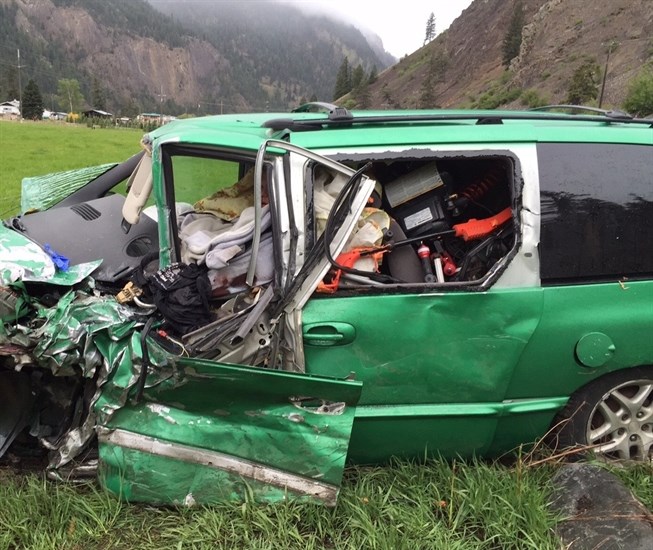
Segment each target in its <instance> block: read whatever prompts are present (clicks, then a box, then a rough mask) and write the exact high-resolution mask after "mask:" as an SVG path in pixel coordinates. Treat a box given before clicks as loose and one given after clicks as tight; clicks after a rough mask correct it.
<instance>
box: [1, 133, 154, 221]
mask: <svg viewBox="0 0 653 550" xmlns="http://www.w3.org/2000/svg"><path fill="white" fill-rule="evenodd" d="M142 135H143V132H142V130H134V129H131V128H115V129H113V128H112V129H102V128H98V129H92V128H88V127H86V126H83V125H78V124H66V123H57V122H16V121H2V120H0V151H2V156H1V158H0V218H4V217H7V216H9V215H12V214H15V213H16V212H18V209H19V206H20V183H21V181H22V179H23V178H25V177H29V176H39V175H43V174H49V173H51V172H61V171H64V170H72V169H73V168H84V167H86V166H96V165H98V164H105V163H108V162H120V161H123V160H125V159H127V158H128V157H130V156H131V155H133V154H135V153H138V151H140V145H139V141H140V139H141V136H142Z"/></svg>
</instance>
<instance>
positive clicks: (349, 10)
mask: <svg viewBox="0 0 653 550" xmlns="http://www.w3.org/2000/svg"><path fill="white" fill-rule="evenodd" d="M285 1H287V2H289V3H293V4H297V5H298V6H301V7H304V8H307V9H311V10H315V9H318V10H319V11H327V12H331V13H335V14H339V15H340V16H342V17H343V18H344V19H345V20H347V21H349V22H350V23H352V24H353V25H355V26H356V27H359V28H360V27H366V28H368V29H370V30H372V31H373V32H375V33H376V34H378V35H379V36H380V37H381V39H382V40H383V45H384V46H385V49H386V50H387V51H389V52H390V53H391V54H392V55H394V56H395V57H397V58H401V57H402V56H404V55H406V54H410V53H413V52H414V51H415V50H417V49H419V48H420V47H422V45H423V44H424V35H425V34H426V22H427V20H428V18H429V15H430V14H431V13H433V14H434V15H435V31H436V33H438V34H439V33H441V32H442V31H444V30H445V29H446V28H448V27H449V25H451V23H452V22H453V20H454V19H455V18H456V17H458V16H459V15H460V14H461V12H462V11H463V10H464V9H465V8H466V7H467V6H469V5H470V4H471V3H472V0H430V1H427V0H400V1H399V2H388V1H385V2H384V1H383V0H376V1H370V0H285Z"/></svg>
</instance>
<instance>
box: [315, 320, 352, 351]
mask: <svg viewBox="0 0 653 550" xmlns="http://www.w3.org/2000/svg"><path fill="white" fill-rule="evenodd" d="M303 335H304V342H305V343H306V344H308V345H310V346H343V345H345V344H350V343H351V342H353V341H354V339H355V338H356V329H355V328H354V326H353V325H350V324H349V323H337V322H333V323H311V324H310V325H304V330H303Z"/></svg>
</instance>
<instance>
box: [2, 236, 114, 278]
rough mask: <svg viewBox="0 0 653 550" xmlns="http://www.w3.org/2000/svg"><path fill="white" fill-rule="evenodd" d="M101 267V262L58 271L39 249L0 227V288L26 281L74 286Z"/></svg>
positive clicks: (24, 238)
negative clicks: (0, 286)
mask: <svg viewBox="0 0 653 550" xmlns="http://www.w3.org/2000/svg"><path fill="white" fill-rule="evenodd" d="M101 263H102V260H96V261H94V262H88V263H84V264H78V265H75V266H72V267H70V268H68V270H67V271H60V270H58V269H56V268H55V265H54V262H53V261H52V258H51V257H50V256H49V255H48V254H47V253H46V252H45V251H44V250H43V249H42V248H41V247H40V246H39V245H37V244H36V243H34V242H32V241H30V240H29V239H28V238H27V237H25V236H24V235H21V234H20V233H18V232H16V231H13V230H12V229H9V228H8V227H5V226H4V225H0V285H9V284H12V283H16V282H18V281H26V282H39V283H50V284H54V285H60V286H73V285H75V284H77V283H79V282H81V281H83V280H84V279H85V278H86V277H88V276H89V275H90V274H91V273H92V272H93V271H95V269H97V268H98V267H99V265H100V264H101Z"/></svg>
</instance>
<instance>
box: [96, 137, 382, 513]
mask: <svg viewBox="0 0 653 550" xmlns="http://www.w3.org/2000/svg"><path fill="white" fill-rule="evenodd" d="M270 147H274V153H275V154H274V155H271V156H270V155H267V151H268V150H269V148H270ZM266 156H267V157H268V158H267V162H269V163H270V164H272V165H273V166H274V170H273V172H274V174H273V177H272V178H271V180H269V181H268V185H270V186H271V188H270V189H269V191H270V197H271V205H272V206H273V209H274V210H275V212H274V215H275V218H276V222H275V223H276V224H277V230H276V233H275V243H274V247H275V254H277V255H280V256H282V260H281V261H280V265H281V266H282V268H281V269H279V270H278V271H280V273H277V278H276V280H275V282H274V283H273V284H274V285H275V289H276V290H277V292H276V294H277V295H278V299H275V301H273V302H271V305H270V306H269V309H270V311H269V315H270V317H271V318H272V319H273V321H272V322H271V325H272V326H273V327H276V331H277V334H274V333H273V334H272V336H271V338H270V340H271V341H277V342H278V341H279V340H281V338H282V337H281V336H279V334H278V332H283V342H282V343H281V344H280V345H279V346H278V348H279V349H283V350H286V352H283V351H278V350H276V351H274V352H273V353H272V355H271V357H273V358H274V359H271V360H270V363H268V364H270V365H271V366H272V367H273V368H260V367H253V366H246V365H231V364H225V363H218V362H215V361H212V360H206V359H198V358H177V357H174V358H173V357H170V358H168V360H167V361H164V362H163V364H162V363H161V362H158V363H157V364H159V365H160V367H150V368H151V369H152V371H156V370H158V372H150V375H149V376H148V378H147V380H148V383H147V384H145V387H144V389H143V391H142V394H141V395H140V396H139V395H138V392H136V394H137V396H136V397H134V395H133V393H134V391H133V388H134V387H135V385H134V382H133V381H134V379H135V378H138V377H139V376H138V373H139V368H138V367H139V365H138V364H137V363H138V361H135V362H134V364H132V365H127V362H125V367H124V368H122V370H121V369H118V370H117V371H116V372H115V373H114V374H113V381H110V382H111V384H108V385H107V389H106V390H104V393H105V395H104V396H103V398H102V399H100V403H101V406H102V411H103V412H104V411H107V410H109V409H110V408H111V404H110V403H109V402H110V401H111V399H112V398H113V397H112V395H111V391H112V390H110V389H109V387H110V386H111V387H113V388H114V389H115V388H117V387H118V386H119V385H120V383H119V380H120V379H121V378H122V379H123V380H125V381H126V382H125V384H124V386H125V388H126V391H129V388H130V387H131V388H132V390H131V394H130V399H128V400H125V399H123V400H122V402H121V404H120V405H119V406H116V410H114V411H111V412H110V413H109V414H104V413H103V414H99V417H101V419H102V421H101V422H100V424H101V425H100V426H99V427H98V438H99V449H100V475H101V479H102V480H103V483H104V484H105V485H106V487H107V488H109V489H110V490H111V491H113V492H114V493H116V494H118V495H120V496H121V497H122V498H124V499H126V500H128V501H147V502H156V503H175V504H187V505H192V504H194V503H211V502H218V501H225V500H247V499H254V500H261V501H279V500H283V499H286V498H300V499H309V500H318V501H322V502H324V503H327V504H330V505H334V504H335V502H336V498H337V494H338V490H339V486H340V482H341V477H342V473H343V468H344V464H345V459H346V457H347V452H348V445H349V437H350V433H351V429H352V423H353V419H354V415H355V405H356V403H357V401H358V399H359V397H360V392H361V388H362V384H361V383H360V382H355V381H349V380H338V379H335V378H329V377H323V376H312V375H308V374H305V373H303V372H287V371H288V370H296V371H302V370H303V355H301V354H294V353H293V352H292V349H291V348H292V346H293V342H294V341H297V340H298V338H301V334H299V335H298V334H296V333H295V331H298V330H300V329H298V328H295V327H298V326H299V323H298V316H299V313H300V308H301V307H302V305H303V304H304V303H305V302H306V300H307V299H308V297H309V296H310V295H311V294H312V292H313V291H314V289H315V287H316V286H317V284H318V282H319V281H320V280H321V279H322V277H323V276H324V274H325V273H326V272H327V271H328V268H329V263H328V261H327V260H326V258H324V257H323V254H324V251H323V250H322V249H319V250H313V251H308V253H307V251H306V250H304V246H303V239H302V234H303V231H304V227H303V223H304V222H303V214H302V212H303V209H304V207H303V206H300V205H302V204H303V202H304V193H305V191H304V185H303V181H301V180H302V178H301V177H300V178H299V179H295V180H293V181H289V180H288V179H286V178H285V177H284V171H287V172H290V170H289V169H288V170H285V169H286V168H288V165H289V164H290V163H292V159H291V157H295V158H296V157H297V156H306V157H309V158H310V159H311V162H314V163H320V162H322V159H321V158H320V157H318V156H316V155H313V154H312V153H310V152H308V151H303V150H301V149H299V148H297V147H293V146H291V145H289V144H286V143H285V142H272V141H269V142H266V143H264V144H263V145H262V147H261V149H260V150H259V155H258V157H257V159H256V170H255V171H256V174H257V176H256V177H257V178H260V177H261V174H262V173H263V170H262V169H261V168H260V165H261V163H262V162H263V161H264V158H265V157H266ZM270 157H273V158H270ZM323 161H324V163H325V164H324V166H325V169H327V170H331V171H333V172H334V173H337V174H338V176H339V177H341V178H344V179H345V180H347V179H350V178H351V176H352V175H353V174H354V172H353V171H352V170H351V169H349V168H347V167H346V166H343V165H340V164H338V163H335V162H333V161H330V160H328V159H323ZM303 162H305V159H304V161H303ZM268 173H269V171H268ZM359 180H360V184H359V185H357V187H356V192H355V194H354V196H353V197H352V199H353V200H351V201H349V202H348V206H347V209H346V211H344V214H346V215H344V219H343V221H342V223H341V225H340V230H339V231H338V232H337V233H336V235H335V237H334V239H333V240H332V242H331V243H330V247H331V248H330V250H331V253H332V254H334V255H337V254H338V253H339V252H340V251H341V250H342V248H343V247H344V245H345V240H346V237H347V236H348V234H349V232H350V231H351V229H352V227H353V226H354V225H355V223H356V220H357V219H358V217H359V216H360V213H361V212H362V210H363V208H364V206H365V203H366V201H367V198H368V197H369V194H370V193H371V191H372V189H373V186H374V182H373V181H371V180H368V179H367V178H359ZM260 183H261V182H260V179H259V181H258V184H259V188H260ZM256 196H258V197H260V195H255V197H256ZM255 200H257V199H255ZM259 200H260V198H259ZM169 210H171V211H173V212H174V208H172V209H169ZM255 238H256V237H255ZM254 242H256V241H254ZM309 260H310V261H309ZM275 338H276V340H275ZM132 345H133V342H132ZM135 347H136V348H138V347H139V346H138V343H136V346H135ZM148 347H149V346H148ZM299 348H300V349H301V346H299ZM139 351H140V353H136V354H135V355H136V356H142V349H141V350H139ZM278 357H282V359H281V360H279V361H277V360H276V358H278ZM166 363H167V364H166ZM140 369H143V366H142V365H140ZM275 369H279V370H275ZM163 371H168V374H167V375H164V374H163ZM161 380H163V381H161ZM152 381H154V382H153V383H152ZM130 385H131V386H130ZM114 394H115V395H118V394H120V391H117V392H115V391H114ZM123 395H124V394H123Z"/></svg>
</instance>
